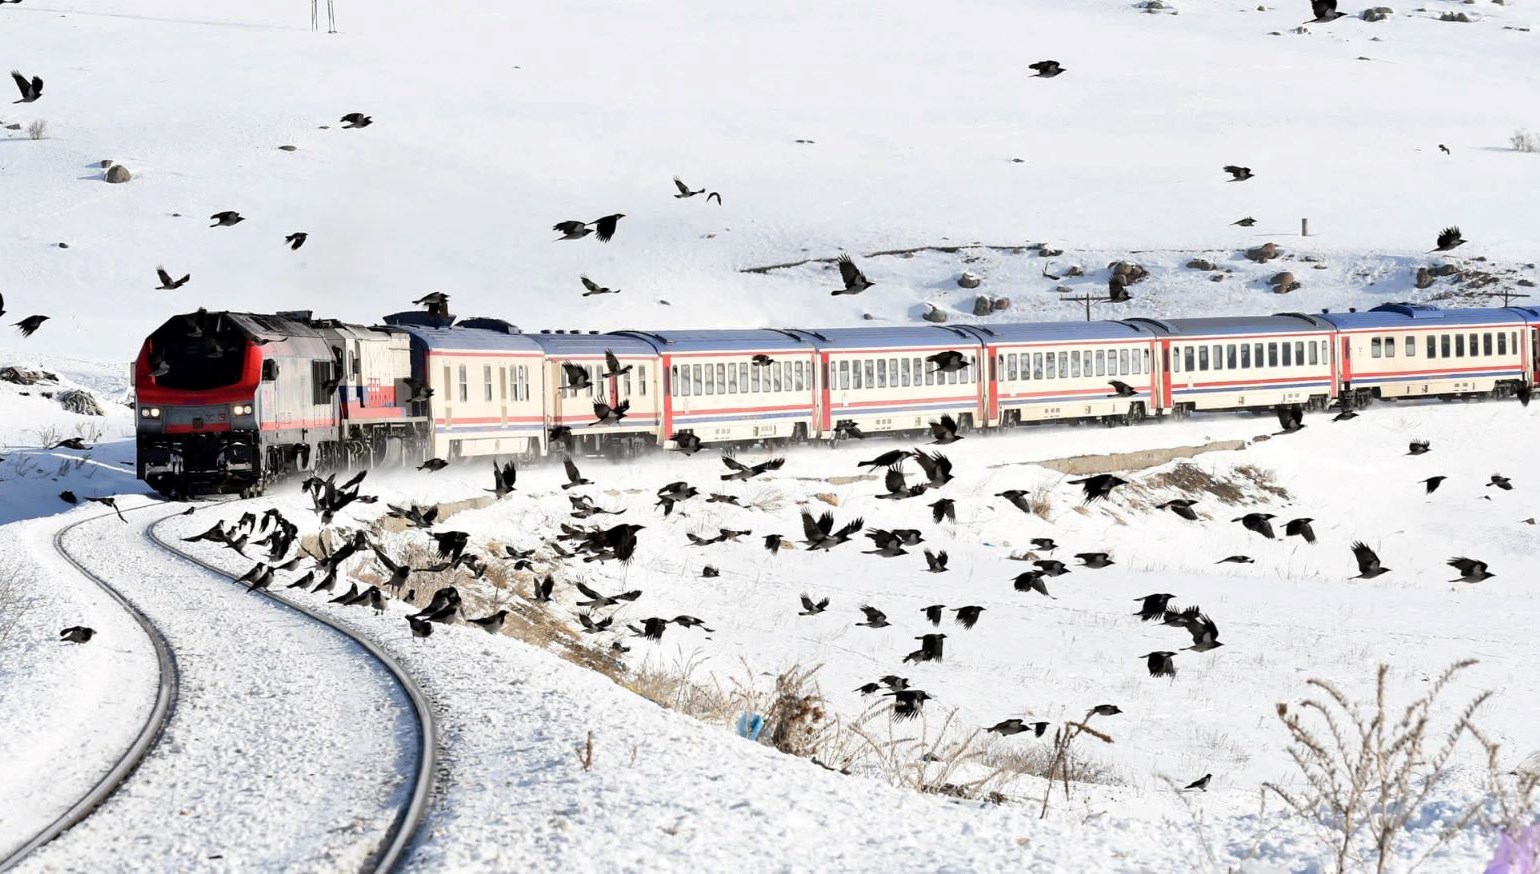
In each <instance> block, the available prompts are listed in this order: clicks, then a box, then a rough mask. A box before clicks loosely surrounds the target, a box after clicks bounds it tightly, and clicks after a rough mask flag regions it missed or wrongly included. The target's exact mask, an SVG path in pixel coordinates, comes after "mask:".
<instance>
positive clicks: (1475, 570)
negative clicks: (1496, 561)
mask: <svg viewBox="0 0 1540 874" xmlns="http://www.w3.org/2000/svg"><path fill="white" fill-rule="evenodd" d="M1444 563H1445V564H1447V565H1449V566H1450V567H1452V568H1454V569H1455V570H1457V571H1459V572H1460V575H1459V576H1458V577H1456V578H1455V579H1452V580H1450V581H1449V582H1451V583H1479V582H1481V581H1482V580H1489V579H1491V578H1492V577H1495V576H1497V574H1493V573H1488V572H1487V563H1486V562H1484V561H1478V560H1477V559H1474V558H1466V557H1464V556H1459V557H1457V558H1451V559H1450V560H1449V561H1447V562H1444Z"/></svg>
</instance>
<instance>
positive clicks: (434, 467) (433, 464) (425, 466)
mask: <svg viewBox="0 0 1540 874" xmlns="http://www.w3.org/2000/svg"><path fill="white" fill-rule="evenodd" d="M448 466H449V462H447V461H445V460H444V459H442V458H430V459H428V460H427V461H424V462H423V463H422V464H419V465H417V469H418V470H426V471H428V472H429V473H437V472H439V471H441V470H443V469H444V468H446V467H448Z"/></svg>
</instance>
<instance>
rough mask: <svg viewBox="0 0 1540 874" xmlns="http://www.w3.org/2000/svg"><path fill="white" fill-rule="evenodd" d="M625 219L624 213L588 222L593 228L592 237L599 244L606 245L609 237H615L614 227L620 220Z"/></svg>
mask: <svg viewBox="0 0 1540 874" xmlns="http://www.w3.org/2000/svg"><path fill="white" fill-rule="evenodd" d="M625 217H626V215H625V213H620V212H617V213H614V214H613V215H607V216H604V217H603V218H597V219H594V220H593V221H591V222H589V224H591V225H593V226H594V236H595V237H597V238H598V239H599V242H601V243H608V242H609V241H610V237H613V236H615V225H617V224H618V223H619V222H620V220H621V219H623V218H625Z"/></svg>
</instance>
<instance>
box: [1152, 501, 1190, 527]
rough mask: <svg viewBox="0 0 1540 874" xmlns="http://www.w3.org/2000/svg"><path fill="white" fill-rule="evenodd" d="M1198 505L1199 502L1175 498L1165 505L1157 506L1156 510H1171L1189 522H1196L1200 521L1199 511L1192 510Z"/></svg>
mask: <svg viewBox="0 0 1540 874" xmlns="http://www.w3.org/2000/svg"><path fill="white" fill-rule="evenodd" d="M1196 503H1198V502H1197V501H1195V500H1193V499H1191V498H1173V499H1171V500H1169V501H1167V502H1165V503H1164V504H1156V505H1155V509H1157V510H1170V511H1171V512H1173V513H1175V514H1176V515H1178V516H1181V517H1182V518H1183V519H1186V520H1187V521H1189V522H1196V521H1198V511H1197V510H1194V509H1193V508H1192V506H1193V504H1196Z"/></svg>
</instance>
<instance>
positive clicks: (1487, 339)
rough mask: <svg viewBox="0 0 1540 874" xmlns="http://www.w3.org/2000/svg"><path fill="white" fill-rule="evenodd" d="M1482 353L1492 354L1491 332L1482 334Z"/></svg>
mask: <svg viewBox="0 0 1540 874" xmlns="http://www.w3.org/2000/svg"><path fill="white" fill-rule="evenodd" d="M1481 354H1482V355H1491V354H1492V335H1491V334H1482V335H1481Z"/></svg>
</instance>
